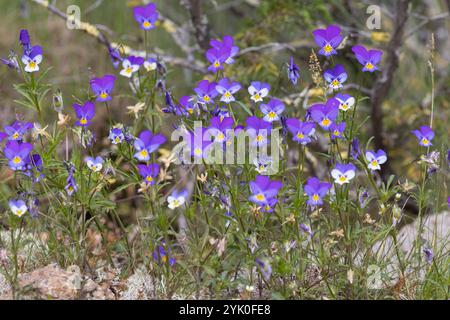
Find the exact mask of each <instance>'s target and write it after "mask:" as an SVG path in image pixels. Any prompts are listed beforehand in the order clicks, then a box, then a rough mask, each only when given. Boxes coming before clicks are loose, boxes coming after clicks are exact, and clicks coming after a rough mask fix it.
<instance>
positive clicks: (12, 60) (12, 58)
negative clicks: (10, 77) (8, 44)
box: [0, 50, 20, 72]
mask: <svg viewBox="0 0 450 320" xmlns="http://www.w3.org/2000/svg"><path fill="white" fill-rule="evenodd" d="M0 62H1V63H2V64H4V65H6V66H7V67H8V68H10V69H15V70H17V71H18V72H20V68H19V63H18V62H17V58H16V54H15V52H14V51H13V50H10V51H9V56H8V58H6V59H5V58H0Z"/></svg>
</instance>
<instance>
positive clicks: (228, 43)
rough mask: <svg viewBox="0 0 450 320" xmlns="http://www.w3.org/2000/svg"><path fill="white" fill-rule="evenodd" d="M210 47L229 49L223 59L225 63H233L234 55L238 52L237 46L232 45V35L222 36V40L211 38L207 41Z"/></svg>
mask: <svg viewBox="0 0 450 320" xmlns="http://www.w3.org/2000/svg"><path fill="white" fill-rule="evenodd" d="M209 44H210V45H211V47H213V48H214V49H216V50H219V51H220V50H223V49H224V48H225V49H226V50H228V51H229V56H228V57H227V59H226V60H225V63H226V64H232V63H234V59H233V58H234V57H235V56H236V55H237V54H238V52H239V47H237V46H235V45H234V39H233V37H232V36H224V37H223V38H222V40H220V39H213V40H211V41H210V42H209Z"/></svg>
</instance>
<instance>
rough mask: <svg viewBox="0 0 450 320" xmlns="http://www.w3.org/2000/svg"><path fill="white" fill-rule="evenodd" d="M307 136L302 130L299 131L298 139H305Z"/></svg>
mask: <svg viewBox="0 0 450 320" xmlns="http://www.w3.org/2000/svg"><path fill="white" fill-rule="evenodd" d="M304 137H305V135H304V134H303V133H301V132H299V133H297V138H298V139H303V138H304Z"/></svg>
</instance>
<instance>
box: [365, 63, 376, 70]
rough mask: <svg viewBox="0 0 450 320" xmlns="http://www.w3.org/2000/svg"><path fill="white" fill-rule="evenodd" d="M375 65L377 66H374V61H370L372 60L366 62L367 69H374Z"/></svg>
mask: <svg viewBox="0 0 450 320" xmlns="http://www.w3.org/2000/svg"><path fill="white" fill-rule="evenodd" d="M374 67H375V66H374V65H373V64H372V63H370V62H367V63H366V69H367V70H372V69H373V68H374Z"/></svg>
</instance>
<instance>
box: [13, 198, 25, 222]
mask: <svg viewBox="0 0 450 320" xmlns="http://www.w3.org/2000/svg"><path fill="white" fill-rule="evenodd" d="M8 204H9V209H10V210H11V211H12V213H13V214H14V215H16V216H18V217H19V218H20V217H22V216H23V215H24V214H25V213H27V211H28V207H27V205H26V203H25V201H23V200H13V199H11V200H9V203H8Z"/></svg>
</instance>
